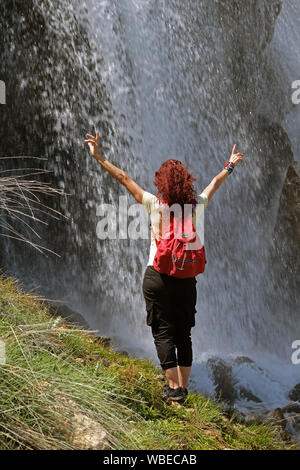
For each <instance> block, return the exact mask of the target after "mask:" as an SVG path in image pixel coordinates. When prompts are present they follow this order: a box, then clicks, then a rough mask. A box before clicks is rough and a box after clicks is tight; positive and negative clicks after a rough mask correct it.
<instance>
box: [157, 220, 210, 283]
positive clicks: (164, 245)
mask: <svg viewBox="0 0 300 470" xmlns="http://www.w3.org/2000/svg"><path fill="white" fill-rule="evenodd" d="M183 229H184V230H183ZM152 233H153V230H152ZM153 236H154V238H155V235H154V233H153ZM155 241H156V246H157V250H156V254H155V257H154V262H153V267H154V269H156V271H158V272H160V273H161V274H168V275H169V276H174V277H178V278H181V279H185V278H190V277H194V276H197V275H198V274H200V273H203V272H204V270H205V264H206V256H205V248H204V245H202V243H201V241H200V238H199V236H198V234H197V232H196V231H195V228H194V225H193V221H192V217H185V219H184V221H182V220H181V219H178V218H177V217H175V216H173V214H172V215H171V218H170V225H169V227H168V228H167V230H165V231H164V233H163V235H162V238H161V239H160V240H156V238H155ZM189 244H191V245H189Z"/></svg>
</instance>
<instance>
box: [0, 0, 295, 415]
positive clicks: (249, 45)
mask: <svg viewBox="0 0 300 470" xmlns="http://www.w3.org/2000/svg"><path fill="white" fill-rule="evenodd" d="M13 3H14V8H15V9H16V11H17V12H18V15H17V17H16V15H15V13H14V12H13V11H11V8H9V5H11V2H8V1H4V2H3V4H1V7H0V10H1V18H2V20H1V21H2V23H3V24H2V31H3V39H4V46H5V47H4V51H3V52H1V65H0V71H1V74H2V75H1V76H0V79H4V80H5V82H6V84H7V105H5V108H3V107H2V108H3V109H4V110H3V113H2V115H1V126H2V129H3V135H5V136H6V137H7V141H3V143H2V144H1V155H7V154H9V155H15V154H28V155H45V156H47V157H48V159H49V161H48V168H49V167H50V168H51V169H52V170H53V177H52V181H53V182H55V184H57V185H59V186H61V187H63V188H64V189H65V191H66V193H68V194H69V195H68V197H66V198H64V199H62V200H61V201H60V202H59V208H60V210H62V211H63V212H64V213H65V214H66V215H68V216H69V219H68V220H67V221H61V222H60V223H55V224H54V223H50V225H49V227H48V229H47V231H45V232H44V233H43V238H44V240H45V242H46V243H47V245H49V246H50V247H51V248H54V249H56V251H57V252H58V253H59V254H60V255H61V258H59V259H56V258H50V259H49V258H44V257H41V256H39V255H38V254H37V253H33V252H32V250H30V249H28V248H27V247H25V246H23V245H17V244H13V243H11V242H10V243H8V242H7V241H6V242H5V243H3V247H2V264H3V265H4V266H5V267H6V270H7V271H9V272H11V273H13V274H15V275H17V276H18V277H19V278H20V279H21V280H22V281H23V282H24V284H25V285H26V287H32V286H36V285H38V286H39V291H40V292H41V293H43V295H47V296H48V297H49V298H52V299H60V300H61V302H62V303H64V304H66V305H68V306H69V307H70V308H72V309H74V310H76V311H78V312H80V313H81V314H82V316H83V317H84V318H85V320H86V321H87V322H88V323H89V325H90V326H91V328H93V329H95V328H96V329H98V330H99V331H100V332H101V334H103V333H106V334H108V335H111V336H112V337H113V338H114V339H115V342H116V344H117V345H119V346H120V347H123V348H124V347H126V348H128V349H130V350H131V351H134V352H136V353H137V354H139V355H142V356H144V355H148V356H150V357H152V358H153V359H155V357H156V356H155V351H154V347H153V345H152V339H151V335H150V331H149V330H148V328H147V326H146V325H145V308H144V301H143V299H142V294H141V283H142V276H143V272H144V269H145V265H146V262H147V257H148V244H149V240H146V241H144V240H138V241H136V240H118V239H117V240H105V241H101V240H99V239H98V238H97V236H96V226H97V221H98V220H99V217H97V212H96V211H97V206H98V205H99V204H100V203H102V202H105V203H114V204H115V205H116V204H117V202H118V197H119V195H122V194H124V190H123V188H120V187H118V185H117V184H116V183H115V182H114V181H112V180H111V178H110V176H109V175H107V174H104V172H103V170H102V169H101V168H100V167H97V165H96V163H95V162H94V161H92V159H91V158H90V157H89V155H88V152H87V150H86V149H85V148H84V143H83V138H84V134H85V132H87V131H91V132H94V131H95V129H100V132H101V137H102V151H103V152H105V155H107V157H108V158H109V159H111V160H112V161H113V162H114V163H116V164H118V165H119V166H120V167H122V168H124V169H125V170H126V171H127V172H128V173H129V174H130V175H131V176H132V178H133V179H136V180H137V182H138V183H139V184H140V185H141V186H142V187H143V188H145V189H146V190H148V191H150V192H154V191H155V188H154V186H153V176H154V171H155V170H156V169H157V168H158V167H159V165H160V164H161V162H162V161H164V160H166V159H167V158H170V156H172V157H175V158H179V159H181V160H183V161H184V162H185V163H186V165H187V166H188V168H189V169H190V170H191V171H192V172H194V173H195V175H197V177H198V181H197V189H198V191H199V192H201V190H202V189H203V188H204V187H205V186H206V185H207V184H208V183H209V182H210V180H211V179H212V178H213V177H214V176H215V174H216V173H217V172H218V171H219V170H220V169H221V168H222V166H223V163H224V161H225V160H226V159H227V157H228V155H229V152H230V150H231V148H232V145H233V144H234V143H237V144H238V150H239V151H243V152H244V153H245V154H246V157H245V163H244V165H243V166H242V165H241V166H240V167H239V168H238V169H237V170H236V171H235V172H234V174H233V175H232V176H231V177H230V180H228V181H227V182H226V183H225V184H224V186H223V187H222V188H221V189H220V190H219V191H218V193H217V194H216V195H215V197H214V199H213V200H212V202H211V203H210V204H209V207H208V208H207V211H206V216H205V245H206V248H207V255H208V264H207V269H206V273H205V275H203V276H199V278H198V305H197V309H198V312H197V317H196V319H197V321H196V323H197V324H196V327H195V328H194V331H193V343H194V360H195V364H194V368H193V375H192V381H193V385H194V387H196V388H198V389H199V390H200V391H201V392H202V393H207V394H210V393H211V392H212V379H211V375H210V372H209V367H208V366H207V359H209V358H211V357H221V358H223V359H224V360H225V361H227V363H228V364H230V365H231V366H232V368H233V369H232V371H233V379H234V382H235V384H236V385H237V384H238V385H243V386H244V387H246V388H247V389H249V390H251V392H252V393H253V394H255V395H257V396H258V397H260V399H261V400H262V405H261V406H266V407H271V406H281V405H282V404H284V403H286V401H287V396H286V394H287V391H288V390H289V389H290V388H291V387H292V386H293V385H295V383H296V382H298V381H299V378H300V369H299V367H300V366H296V365H293V364H292V362H291V354H292V350H291V344H292V342H293V341H294V340H295V339H300V323H299V315H298V312H297V280H296V279H295V270H294V264H293V263H291V264H290V265H288V266H286V265H284V263H282V262H281V259H282V257H283V255H282V253H283V251H282V250H283V248H282V245H283V243H282V244H281V239H280V236H279V235H280V233H281V232H280V230H279V229H278V227H281V225H282V222H281V219H280V218H279V214H280V207H281V194H282V188H283V185H284V182H285V178H286V172H287V169H288V167H289V165H290V164H291V163H292V162H293V160H298V161H299V138H298V134H297V132H298V129H297V124H298V123H299V109H300V108H298V107H297V106H295V105H293V104H292V101H291V95H292V89H291V84H292V82H293V81H294V80H297V79H299V78H300V70H299V69H300V58H299V55H300V49H299V48H298V49H297V47H298V44H299V27H298V25H299V21H300V7H299V6H298V3H297V2H296V0H294V1H291V2H284V4H283V6H282V5H281V1H280V0H260V1H257V2H244V1H242V0H235V1H230V2H229V1H226V0H214V1H212V0H198V1H194V0H187V1H185V2H182V1H180V0H160V1H155V0H122V1H117V0H86V1H80V2H79V1H78V3H77V2H69V1H68V0H60V1H59V2H58V3H59V7H58V6H57V5H54V2H52V1H50V0H48V1H46V0H45V1H42V2H37V1H35V0H26V1H23V2H21V1H14V2H13ZM17 107H18V113H16V108H17ZM2 108H1V112H2ZM129 202H130V203H133V202H134V201H133V199H132V198H130V199H129ZM57 204H58V203H57ZM284 243H285V245H284V246H287V249H288V250H290V251H291V250H292V247H291V246H290V245H289V240H287V241H286V240H285V241H284ZM298 249H299V245H298ZM297 256H299V251H297V252H296V253H295V257H294V259H295V260H297V259H299V257H298V258H297ZM295 266H296V264H295ZM240 356H246V357H248V358H251V361H254V362H250V360H247V361H241V360H237V359H236V357H240ZM240 405H241V406H242V400H241V401H240Z"/></svg>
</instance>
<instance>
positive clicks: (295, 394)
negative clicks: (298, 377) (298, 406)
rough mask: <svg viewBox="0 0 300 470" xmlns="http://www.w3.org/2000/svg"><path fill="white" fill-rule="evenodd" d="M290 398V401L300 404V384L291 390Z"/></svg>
mask: <svg viewBox="0 0 300 470" xmlns="http://www.w3.org/2000/svg"><path fill="white" fill-rule="evenodd" d="M288 397H289V399H290V400H293V401H299V402H300V383H298V384H297V385H295V387H294V388H292V390H290V392H289V394H288Z"/></svg>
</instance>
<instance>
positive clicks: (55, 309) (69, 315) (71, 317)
mask: <svg viewBox="0 0 300 470" xmlns="http://www.w3.org/2000/svg"><path fill="white" fill-rule="evenodd" d="M48 306H49V309H50V313H51V315H53V316H55V317H58V316H60V317H62V318H64V319H65V320H67V321H69V322H71V323H74V324H76V325H79V326H80V327H83V328H87V329H89V325H88V323H87V322H86V321H85V319H84V318H83V316H82V315H81V314H80V313H79V312H75V310H72V309H71V308H70V307H68V306H67V305H53V304H48Z"/></svg>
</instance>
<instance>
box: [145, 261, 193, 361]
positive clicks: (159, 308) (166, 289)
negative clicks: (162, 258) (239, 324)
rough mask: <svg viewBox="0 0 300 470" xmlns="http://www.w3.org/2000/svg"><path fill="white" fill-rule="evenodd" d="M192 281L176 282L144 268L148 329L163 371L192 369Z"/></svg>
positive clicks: (151, 268)
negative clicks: (150, 330)
mask: <svg viewBox="0 0 300 470" xmlns="http://www.w3.org/2000/svg"><path fill="white" fill-rule="evenodd" d="M196 283H197V280H196V278H195V277H193V278H189V279H179V278H176V277H173V276H168V275H167V274H160V273H159V272H158V271H156V270H155V269H154V267H153V266H147V268H146V271H145V274H144V280H143V294H144V298H145V301H146V310H147V325H149V326H151V329H152V335H153V338H154V344H155V346H156V350H157V355H158V358H159V361H160V365H161V367H162V369H163V370H166V369H170V368H172V367H177V365H179V366H186V367H189V366H191V365H192V361H193V352H192V340H191V328H192V327H193V326H195V313H196V301H197V289H196Z"/></svg>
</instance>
